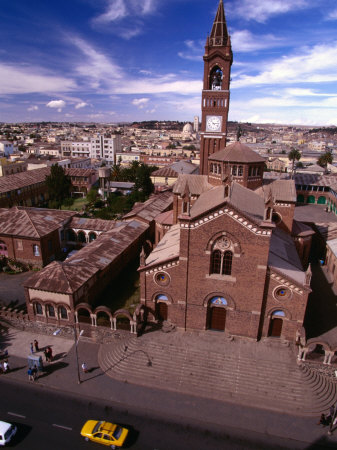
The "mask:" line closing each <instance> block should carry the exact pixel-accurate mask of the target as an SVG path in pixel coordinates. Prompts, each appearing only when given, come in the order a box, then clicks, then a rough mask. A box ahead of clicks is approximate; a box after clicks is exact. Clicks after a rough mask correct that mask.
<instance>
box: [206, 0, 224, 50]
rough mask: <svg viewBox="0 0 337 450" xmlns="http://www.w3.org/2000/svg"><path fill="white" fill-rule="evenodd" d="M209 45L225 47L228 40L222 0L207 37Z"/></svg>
mask: <svg viewBox="0 0 337 450" xmlns="http://www.w3.org/2000/svg"><path fill="white" fill-rule="evenodd" d="M209 40H210V45H226V44H227V40H228V31H227V24H226V17H225V9H224V6H223V0H220V2H219V6H218V11H217V13H216V16H215V19H214V23H213V27H212V31H211V34H210V37H209Z"/></svg>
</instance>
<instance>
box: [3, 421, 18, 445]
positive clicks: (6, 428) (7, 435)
mask: <svg viewBox="0 0 337 450" xmlns="http://www.w3.org/2000/svg"><path fill="white" fill-rule="evenodd" d="M16 432H17V428H16V426H15V425H12V424H11V423H8V422H3V421H2V420H0V445H2V446H3V445H6V444H8V442H10V440H11V439H12V437H13V436H14V435H15V433H16Z"/></svg>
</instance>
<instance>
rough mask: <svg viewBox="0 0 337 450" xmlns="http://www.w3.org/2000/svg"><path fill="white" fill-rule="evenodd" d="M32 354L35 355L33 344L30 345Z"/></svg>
mask: <svg viewBox="0 0 337 450" xmlns="http://www.w3.org/2000/svg"><path fill="white" fill-rule="evenodd" d="M30 353H31V354H32V355H33V353H34V347H33V342H31V343H30Z"/></svg>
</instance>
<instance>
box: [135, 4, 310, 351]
mask: <svg viewBox="0 0 337 450" xmlns="http://www.w3.org/2000/svg"><path fill="white" fill-rule="evenodd" d="M203 59H204V79H203V90H202V104H201V108H202V123H201V131H200V134H201V143H200V175H193V174H191V175H187V174H184V175H179V177H178V179H177V181H176V183H175V184H174V186H173V192H172V195H173V210H172V212H171V214H172V217H171V220H168V222H170V226H168V227H166V228H165V233H164V234H163V236H162V237H161V239H160V240H159V242H158V244H157V245H156V247H155V248H154V249H153V250H152V252H151V253H150V254H149V255H145V253H144V252H142V255H141V262H140V268H139V272H140V283H141V303H142V305H143V306H144V310H145V314H146V318H147V321H148V322H156V323H158V322H159V323H160V322H163V321H167V322H169V323H171V324H172V325H173V326H175V327H176V328H178V329H181V330H197V331H202V330H216V331H219V332H223V333H224V335H225V336H228V337H231V336H242V337H245V338H249V339H253V340H260V339H262V338H265V337H273V338H278V339H283V340H286V341H290V342H294V341H296V340H297V339H298V336H299V334H300V332H301V328H302V325H303V320H304V315H305V311H306V306H307V300H308V295H309V293H310V292H311V290H310V281H311V270H310V265H308V259H309V252H310V247H311V239H312V234H313V231H312V230H311V229H310V228H309V227H308V226H306V225H304V224H302V223H300V222H298V221H296V220H294V210H295V205H296V190H295V184H294V181H293V180H276V181H270V180H268V183H267V182H266V181H267V180H264V177H263V171H264V168H265V159H264V158H262V157H261V156H260V155H258V154H257V153H255V152H254V151H253V150H251V149H250V148H249V147H248V146H246V145H243V144H241V143H240V142H239V141H237V142H235V143H232V144H230V145H228V146H226V135H227V120H228V110H229V101H230V72H231V65H232V62H233V54H232V48H231V39H230V36H229V34H228V30H227V24H226V19H225V12H224V6H223V0H220V2H219V6H218V10H217V13H216V17H215V20H214V23H213V27H212V31H211V33H210V35H209V36H208V37H207V40H206V46H205V54H204V57H203ZM166 214H167V213H166Z"/></svg>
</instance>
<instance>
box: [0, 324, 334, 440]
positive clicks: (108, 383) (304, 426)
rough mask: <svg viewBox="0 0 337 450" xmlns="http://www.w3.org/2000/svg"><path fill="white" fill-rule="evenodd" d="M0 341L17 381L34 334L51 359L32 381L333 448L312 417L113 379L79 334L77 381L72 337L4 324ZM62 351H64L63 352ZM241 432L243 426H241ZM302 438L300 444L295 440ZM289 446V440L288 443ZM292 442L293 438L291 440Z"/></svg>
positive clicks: (162, 414)
mask: <svg viewBox="0 0 337 450" xmlns="http://www.w3.org/2000/svg"><path fill="white" fill-rule="evenodd" d="M8 331H9V332H8V334H6V335H2V336H1V339H0V345H1V348H2V349H5V348H6V349H8V351H9V355H10V358H9V362H10V366H11V369H12V371H11V372H10V373H8V374H4V375H0V377H1V378H0V379H2V377H6V378H8V379H10V380H13V381H15V382H20V383H32V382H29V381H28V376H27V356H28V354H29V345H30V342H33V341H34V339H37V340H38V342H39V345H40V347H43V346H47V345H50V346H52V348H53V354H54V355H58V356H57V359H56V361H55V362H53V363H52V364H50V365H49V366H48V367H47V369H48V370H47V372H46V373H44V374H42V375H41V376H40V377H39V378H38V379H37V380H36V381H35V384H36V385H40V386H41V387H43V388H52V389H56V390H60V391H63V392H69V393H72V394H75V395H81V396H82V397H88V401H89V400H90V399H91V401H92V400H93V399H97V400H99V401H103V402H104V401H106V402H107V404H109V405H111V404H113V405H114V406H116V407H121V408H123V409H124V410H125V409H127V410H129V411H134V412H138V413H139V412H141V413H142V414H143V415H144V416H148V417H149V418H151V417H152V416H155V417H159V418H162V419H163V420H166V421H170V420H172V421H175V422H181V423H185V424H189V423H190V424H194V425H195V424H196V423H197V424H198V425H199V426H200V427H202V428H203V429H208V430H212V429H219V427H220V429H221V431H226V432H229V433H230V432H231V431H233V432H235V433H238V432H240V429H241V430H248V431H250V432H255V433H262V434H264V435H270V436H276V437H281V438H283V439H292V440H294V441H297V442H296V448H303V449H304V448H315V447H312V446H313V445H321V446H323V448H324V446H325V447H328V448H329V447H331V448H336V446H337V431H336V432H335V434H334V435H333V436H331V437H329V436H327V431H328V430H327V428H325V429H323V428H321V427H320V426H317V425H316V423H317V421H318V417H299V416H294V415H288V414H282V413H277V412H272V411H267V410H263V409H256V408H252V407H247V406H244V407H243V406H241V405H238V404H235V403H225V402H222V401H218V400H214V399H206V398H199V397H195V396H193V395H183V394H181V393H178V392H173V391H165V390H160V389H155V386H154V387H153V388H149V387H144V386H137V385H133V384H129V383H124V382H121V381H117V380H115V379H113V378H111V377H109V376H107V375H106V374H104V373H103V371H102V369H101V368H100V367H99V364H98V353H99V348H100V344H93V343H88V342H85V341H83V340H82V338H80V341H79V344H78V356H79V365H81V363H82V362H84V361H85V362H86V364H87V366H88V368H89V370H90V371H89V373H86V374H84V373H80V378H81V383H80V384H78V375H77V366H76V358H75V348H74V342H73V341H72V340H68V339H65V338H61V337H58V336H45V335H34V334H32V333H29V332H18V331H16V330H13V329H9V330H8ZM64 354H66V355H65V356H64V357H63V355H64ZM242 432H243V433H244V431H242ZM302 442H303V443H304V444H303V446H302V444H301V443H302ZM289 446H290V447H291V442H290V443H289ZM294 447H295V443H294Z"/></svg>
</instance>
